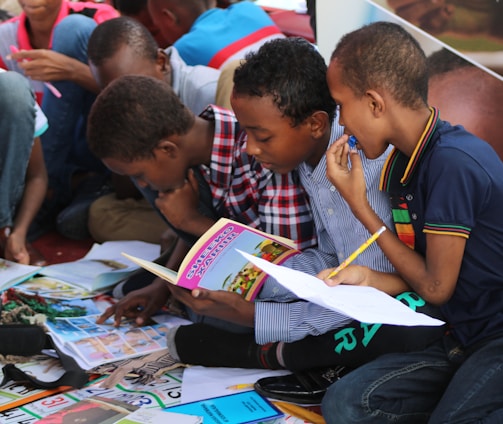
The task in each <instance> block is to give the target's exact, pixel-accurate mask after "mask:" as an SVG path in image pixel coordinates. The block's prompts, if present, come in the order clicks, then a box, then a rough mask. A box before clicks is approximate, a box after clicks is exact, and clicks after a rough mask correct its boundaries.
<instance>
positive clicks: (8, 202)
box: [0, 72, 35, 253]
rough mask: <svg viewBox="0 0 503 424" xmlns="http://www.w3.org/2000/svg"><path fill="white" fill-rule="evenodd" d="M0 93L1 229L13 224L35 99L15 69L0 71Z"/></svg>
mask: <svg viewBox="0 0 503 424" xmlns="http://www.w3.org/2000/svg"><path fill="white" fill-rule="evenodd" d="M0 93H2V94H1V96H0V151H1V154H0V183H1V189H0V228H4V227H11V226H12V225H13V223H14V217H15V212H16V207H17V205H18V203H19V201H20V200H21V197H22V195H23V191H24V181H25V176H26V168H27V166H28V161H29V159H30V155H31V149H32V145H33V133H34V131H35V108H34V107H35V99H34V97H33V93H32V91H31V88H30V83H29V81H28V80H27V79H26V78H25V77H24V76H22V75H20V74H18V73H16V72H1V73H0ZM1 253H3V252H1Z"/></svg>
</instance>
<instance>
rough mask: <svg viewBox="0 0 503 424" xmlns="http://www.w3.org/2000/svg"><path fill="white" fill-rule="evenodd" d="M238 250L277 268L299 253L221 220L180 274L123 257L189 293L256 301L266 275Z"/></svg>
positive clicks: (190, 255) (289, 242)
mask: <svg viewBox="0 0 503 424" xmlns="http://www.w3.org/2000/svg"><path fill="white" fill-rule="evenodd" d="M236 249H239V250H241V251H244V252H247V253H249V254H251V255H253V256H257V257H260V258H262V259H266V260H268V261H270V262H273V263H276V264H278V265H279V264H282V263H283V262H284V261H285V260H286V259H287V258H289V257H291V256H293V255H296V254H297V253H299V250H297V249H296V248H295V244H294V242H293V241H292V240H289V239H287V238H284V237H279V236H273V235H271V234H267V233H265V232H263V231H259V230H256V229H254V228H251V227H249V226H247V225H245V224H241V223H239V222H236V221H232V220H230V219H226V218H220V219H219V220H218V221H217V222H216V223H215V224H214V225H213V226H212V227H211V228H210V229H209V230H208V231H206V233H204V234H203V235H202V236H201V237H200V239H199V240H198V241H197V243H196V244H194V246H192V248H191V249H190V251H189V253H188V254H187V255H186V256H185V259H184V260H183V262H182V264H181V265H180V269H179V271H178V272H176V271H173V270H171V269H169V268H166V267H164V266H162V265H159V264H156V263H154V262H150V261H146V260H143V259H140V258H136V257H134V256H131V255H128V254H127V253H123V255H124V256H126V257H127V258H128V259H129V260H130V261H132V262H134V263H136V264H137V265H139V266H141V267H142V268H145V269H146V270H148V271H150V272H151V273H153V274H155V275H157V276H158V277H160V278H163V279H164V280H166V281H168V282H170V283H172V284H175V285H178V286H181V287H185V288H187V289H195V288H196V287H202V288H205V289H209V290H227V291H231V292H235V293H239V294H241V295H242V296H243V297H244V298H245V299H246V300H253V299H254V298H255V297H256V295H257V293H258V292H259V290H260V288H261V287H262V284H263V283H264V281H265V278H266V277H267V274H265V273H264V272H262V271H261V270H260V268H258V267H257V266H255V265H253V264H252V263H250V262H249V261H248V260H247V259H245V258H244V257H243V256H242V255H241V254H240V253H238V252H237V250H236Z"/></svg>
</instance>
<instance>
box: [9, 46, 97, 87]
mask: <svg viewBox="0 0 503 424" xmlns="http://www.w3.org/2000/svg"><path fill="white" fill-rule="evenodd" d="M11 57H12V59H14V60H17V61H18V62H19V66H20V67H21V69H23V71H24V73H25V75H26V76H27V77H30V78H32V79H34V80H38V81H73V82H74V83H76V84H78V85H80V86H81V87H83V88H85V89H86V90H88V91H91V92H92V93H96V94H97V93H99V91H100V90H99V87H98V84H97V83H96V81H95V79H94V78H93V76H92V74H91V69H90V68H89V66H88V65H87V64H85V63H82V62H80V61H79V60H77V59H74V58H72V57H69V56H66V55H64V54H62V53H58V52H55V51H52V50H47V49H34V50H21V51H19V52H17V53H12V55H11ZM25 59H27V60H25Z"/></svg>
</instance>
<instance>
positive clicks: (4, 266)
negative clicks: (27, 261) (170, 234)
mask: <svg viewBox="0 0 503 424" xmlns="http://www.w3.org/2000/svg"><path fill="white" fill-rule="evenodd" d="M124 250H128V251H130V252H134V253H135V254H136V255H137V256H139V257H141V258H142V259H146V260H154V259H155V258H157V257H158V256H159V253H160V247H159V245H158V244H153V243H146V242H143V241H137V240H124V241H107V242H105V243H102V244H98V243H95V244H94V245H93V246H92V248H91V249H90V250H89V252H88V253H87V254H86V255H85V256H84V257H83V258H82V259H78V260H76V261H72V262H63V263H59V264H53V265H47V266H45V267H40V266H31V265H21V264H18V263H15V262H11V261H7V260H5V259H0V291H2V290H6V289H8V288H10V287H13V286H15V285H17V284H20V283H22V282H24V281H26V280H28V279H29V278H30V277H33V276H36V275H40V276H44V277H48V278H50V279H51V280H50V281H48V280H45V281H44V283H45V287H44V292H45V293H44V296H49V295H50V294H49V292H50V291H51V290H50V287H51V286H53V287H54V291H55V292H59V294H60V295H62V289H63V286H64V285H65V283H67V284H68V285H70V286H71V287H67V288H65V290H70V289H73V290H75V289H76V288H80V290H84V291H87V292H95V291H98V290H102V289H104V288H107V287H110V286H112V285H113V284H115V283H117V282H119V281H120V280H122V279H124V278H126V277H127V276H128V275H130V274H131V273H132V272H134V271H135V270H137V269H138V266H137V265H136V264H134V263H133V262H131V261H129V260H127V259H126V258H125V257H124V256H122V255H121V252H123V251H124ZM32 282H33V281H32ZM34 283H37V282H34ZM39 283H41V284H42V282H39Z"/></svg>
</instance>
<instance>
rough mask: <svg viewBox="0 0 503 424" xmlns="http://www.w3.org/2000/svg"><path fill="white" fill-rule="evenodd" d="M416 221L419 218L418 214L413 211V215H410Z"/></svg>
mask: <svg viewBox="0 0 503 424" xmlns="http://www.w3.org/2000/svg"><path fill="white" fill-rule="evenodd" d="M410 217H411V218H412V219H413V220H414V221H415V220H417V214H415V213H413V214H412V215H411V216H410Z"/></svg>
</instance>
